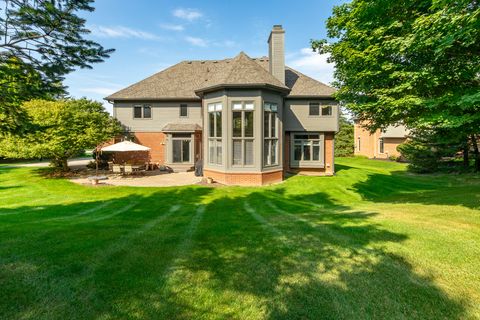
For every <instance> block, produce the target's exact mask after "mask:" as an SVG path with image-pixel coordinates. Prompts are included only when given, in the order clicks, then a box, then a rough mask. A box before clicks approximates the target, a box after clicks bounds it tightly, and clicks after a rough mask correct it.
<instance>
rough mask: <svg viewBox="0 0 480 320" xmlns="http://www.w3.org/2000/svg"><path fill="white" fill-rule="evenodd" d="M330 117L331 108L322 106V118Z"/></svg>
mask: <svg viewBox="0 0 480 320" xmlns="http://www.w3.org/2000/svg"><path fill="white" fill-rule="evenodd" d="M331 115H332V106H323V107H322V116H331Z"/></svg>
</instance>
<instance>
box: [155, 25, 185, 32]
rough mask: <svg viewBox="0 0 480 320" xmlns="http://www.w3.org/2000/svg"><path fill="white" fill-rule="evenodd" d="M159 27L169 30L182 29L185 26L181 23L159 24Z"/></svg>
mask: <svg viewBox="0 0 480 320" xmlns="http://www.w3.org/2000/svg"><path fill="white" fill-rule="evenodd" d="M160 28H162V29H165V30H170V31H183V30H185V27H184V26H182V25H181V24H161V25H160Z"/></svg>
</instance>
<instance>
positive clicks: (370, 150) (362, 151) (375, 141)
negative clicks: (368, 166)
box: [353, 122, 408, 159]
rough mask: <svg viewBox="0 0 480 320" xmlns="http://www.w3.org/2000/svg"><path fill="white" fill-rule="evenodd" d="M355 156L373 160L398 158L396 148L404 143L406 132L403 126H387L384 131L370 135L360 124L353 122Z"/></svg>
mask: <svg viewBox="0 0 480 320" xmlns="http://www.w3.org/2000/svg"><path fill="white" fill-rule="evenodd" d="M353 135H354V137H355V155H361V156H367V157H369V158H375V159H388V158H389V157H399V156H400V152H398V151H397V146H398V145H400V144H401V143H403V142H405V140H406V139H407V135H408V130H407V129H406V128H405V126H403V125H398V126H389V127H387V128H386V129H385V130H380V129H379V130H377V131H375V133H373V134H371V133H370V132H369V131H368V130H366V129H364V128H363V127H362V125H361V123H358V122H355V126H354V133H353Z"/></svg>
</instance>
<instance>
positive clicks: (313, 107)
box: [308, 103, 320, 116]
mask: <svg viewBox="0 0 480 320" xmlns="http://www.w3.org/2000/svg"><path fill="white" fill-rule="evenodd" d="M308 115H309V116H319V115H320V104H318V103H310V106H309V110H308Z"/></svg>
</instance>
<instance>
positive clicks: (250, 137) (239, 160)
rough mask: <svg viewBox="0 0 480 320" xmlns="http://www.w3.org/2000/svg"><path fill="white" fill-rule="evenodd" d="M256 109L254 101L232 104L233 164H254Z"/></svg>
mask: <svg viewBox="0 0 480 320" xmlns="http://www.w3.org/2000/svg"><path fill="white" fill-rule="evenodd" d="M254 109H255V105H254V104H253V102H234V103H233V104H232V136H233V141H232V146H233V147H232V151H233V161H232V164H233V165H239V166H242V165H245V166H249V165H253V149H254V147H253V141H254V129H253V126H254V123H253V112H254Z"/></svg>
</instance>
